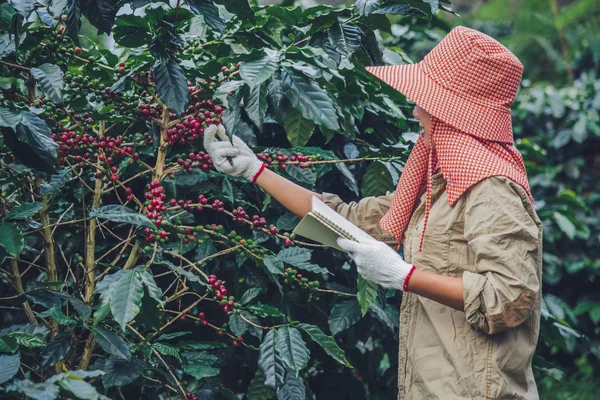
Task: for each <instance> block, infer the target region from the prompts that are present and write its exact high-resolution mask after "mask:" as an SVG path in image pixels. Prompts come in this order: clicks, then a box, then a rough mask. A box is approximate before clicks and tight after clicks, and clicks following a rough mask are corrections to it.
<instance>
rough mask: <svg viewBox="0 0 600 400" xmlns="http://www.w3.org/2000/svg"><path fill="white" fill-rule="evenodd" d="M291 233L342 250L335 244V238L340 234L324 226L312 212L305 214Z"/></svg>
mask: <svg viewBox="0 0 600 400" xmlns="http://www.w3.org/2000/svg"><path fill="white" fill-rule="evenodd" d="M292 232H293V233H295V234H296V235H300V236H304V237H306V238H309V239H312V240H314V241H315V242H319V243H321V244H324V245H326V246H330V247H334V248H336V249H338V250H342V249H341V248H340V247H339V246H338V244H337V238H338V237H340V234H338V233H337V232H336V231H335V230H333V228H332V227H330V226H328V225H326V224H324V223H323V222H322V221H321V220H320V219H319V218H318V217H317V216H316V215H313V214H312V212H309V213H308V214H306V215H305V216H304V218H302V220H301V221H300V222H299V223H298V225H296V227H295V228H294V230H293V231H292ZM342 251H343V250H342Z"/></svg>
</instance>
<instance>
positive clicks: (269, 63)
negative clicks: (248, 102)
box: [240, 48, 281, 89]
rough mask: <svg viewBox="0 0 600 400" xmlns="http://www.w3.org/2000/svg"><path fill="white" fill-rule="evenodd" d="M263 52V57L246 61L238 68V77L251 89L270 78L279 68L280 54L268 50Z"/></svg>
mask: <svg viewBox="0 0 600 400" xmlns="http://www.w3.org/2000/svg"><path fill="white" fill-rule="evenodd" d="M264 51H265V53H266V55H265V56H264V57H261V58H259V59H256V60H252V61H246V62H244V63H243V64H242V65H241V67H240V76H241V77H242V79H243V80H244V82H246V84H247V85H248V86H249V87H250V88H251V89H252V88H254V87H255V86H258V85H260V84H261V83H263V82H264V81H266V80H267V79H269V78H270V77H272V76H273V74H274V73H275V71H277V68H279V63H280V62H281V53H280V52H278V51H275V50H271V49H268V48H265V49H264Z"/></svg>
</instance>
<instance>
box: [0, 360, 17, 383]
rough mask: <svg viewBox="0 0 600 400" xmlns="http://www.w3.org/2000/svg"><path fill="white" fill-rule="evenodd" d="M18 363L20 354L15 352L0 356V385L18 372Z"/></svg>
mask: <svg viewBox="0 0 600 400" xmlns="http://www.w3.org/2000/svg"><path fill="white" fill-rule="evenodd" d="M20 365H21V355H20V354H15V355H14V356H4V355H2V356H0V385H2V384H3V383H4V382H8V381H9V380H11V379H12V378H13V376H15V375H16V374H17V372H19V366H20Z"/></svg>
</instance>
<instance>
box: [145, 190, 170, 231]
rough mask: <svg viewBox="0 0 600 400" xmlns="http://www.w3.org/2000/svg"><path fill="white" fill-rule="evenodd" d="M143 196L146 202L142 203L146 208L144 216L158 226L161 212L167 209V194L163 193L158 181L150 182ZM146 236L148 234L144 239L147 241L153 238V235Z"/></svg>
mask: <svg viewBox="0 0 600 400" xmlns="http://www.w3.org/2000/svg"><path fill="white" fill-rule="evenodd" d="M144 198H145V199H146V202H145V203H144V205H145V206H146V210H147V211H146V216H147V217H148V218H150V219H152V220H154V221H155V224H156V226H160V224H161V221H162V212H163V211H166V210H167V206H166V205H165V199H166V198H167V195H166V194H165V193H164V189H163V187H162V186H161V185H160V182H158V181H153V182H150V184H149V185H148V187H147V192H146V193H144ZM152 236H153V235H152ZM165 237H166V236H165ZM148 238H149V236H146V241H148V242H151V241H152V240H154V239H155V237H152V239H148Z"/></svg>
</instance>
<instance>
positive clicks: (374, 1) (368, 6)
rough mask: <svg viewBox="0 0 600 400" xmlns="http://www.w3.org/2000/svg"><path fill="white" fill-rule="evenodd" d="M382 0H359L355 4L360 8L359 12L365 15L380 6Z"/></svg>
mask: <svg viewBox="0 0 600 400" xmlns="http://www.w3.org/2000/svg"><path fill="white" fill-rule="evenodd" d="M380 3H381V0H357V1H356V3H354V6H355V7H356V8H358V14H359V15H363V16H365V17H367V16H369V14H371V13H372V12H373V11H375V10H377V9H378V8H379V5H380Z"/></svg>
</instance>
